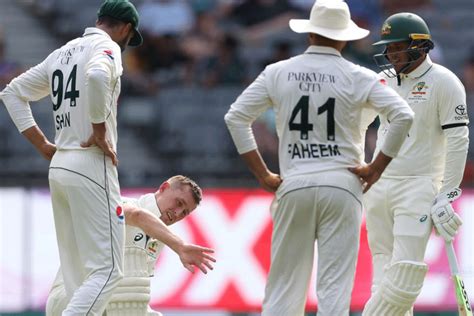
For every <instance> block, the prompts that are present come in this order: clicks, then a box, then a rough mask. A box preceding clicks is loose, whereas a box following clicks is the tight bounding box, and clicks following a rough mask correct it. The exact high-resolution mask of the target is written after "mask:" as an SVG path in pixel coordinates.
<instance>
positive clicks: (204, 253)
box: [46, 176, 215, 316]
mask: <svg viewBox="0 0 474 316" xmlns="http://www.w3.org/2000/svg"><path fill="white" fill-rule="evenodd" d="M201 199H202V191H201V188H199V186H198V185H197V184H196V183H195V182H194V181H193V180H191V179H189V178H187V177H184V176H174V177H171V178H170V179H168V180H167V181H166V182H164V183H162V184H161V186H160V187H159V189H158V191H156V192H155V193H149V194H145V195H142V196H141V197H139V198H138V199H133V198H126V197H122V201H123V202H124V204H123V210H124V215H125V221H126V223H127V225H126V228H125V232H126V236H125V255H124V261H125V265H124V278H123V279H122V280H121V281H120V283H119V285H118V287H117V288H116V289H115V290H114V293H113V295H112V298H111V300H110V302H109V304H108V306H107V309H106V315H107V316H160V315H161V313H159V312H157V311H154V310H152V309H151V308H150V307H149V302H150V278H151V277H152V276H153V274H154V267H155V264H156V260H157V259H158V256H159V255H160V252H161V250H162V249H163V246H164V245H165V244H166V245H168V246H169V247H170V248H171V249H173V250H174V251H175V252H176V253H177V254H178V255H179V256H180V259H181V261H182V262H183V265H184V266H185V267H186V268H187V269H189V270H190V271H193V267H192V266H191V265H195V266H197V267H199V269H201V271H202V272H203V273H207V269H211V270H212V269H213V267H212V265H211V263H210V262H215V259H214V258H213V257H211V256H210V255H209V254H208V253H212V252H213V251H212V250H211V249H209V248H203V247H199V246H195V245H190V244H185V243H184V242H183V241H182V240H181V239H180V238H179V237H178V236H176V235H174V234H173V233H172V232H171V231H170V230H169V229H168V228H167V226H166V225H172V224H174V223H176V222H178V221H180V220H182V219H184V218H185V217H186V216H188V215H189V214H190V213H191V212H192V211H194V210H195V209H196V207H197V206H198V204H199V202H200V201H201ZM66 304H67V296H66V291H65V289H64V282H63V280H62V276H61V273H60V272H58V274H57V276H56V279H55V281H54V284H53V287H52V289H51V292H50V294H49V296H48V302H47V304H46V315H47V316H58V315H61V313H62V311H63V310H64V308H65V307H66Z"/></svg>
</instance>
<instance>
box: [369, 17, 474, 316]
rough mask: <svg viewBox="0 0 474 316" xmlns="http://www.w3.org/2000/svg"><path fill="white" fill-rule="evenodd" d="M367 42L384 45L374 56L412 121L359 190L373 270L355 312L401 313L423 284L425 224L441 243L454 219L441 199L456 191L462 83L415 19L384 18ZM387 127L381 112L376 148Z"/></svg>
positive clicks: (462, 142) (463, 125)
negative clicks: (377, 34)
mask: <svg viewBox="0 0 474 316" xmlns="http://www.w3.org/2000/svg"><path fill="white" fill-rule="evenodd" d="M374 45H376V46H380V45H384V47H385V50H384V52H383V53H382V54H379V55H376V56H375V60H376V62H377V64H378V65H379V66H380V67H381V69H382V70H383V72H384V76H385V79H386V80H387V82H388V85H389V86H390V87H392V88H393V89H395V91H397V93H398V94H400V96H402V97H403V98H404V99H405V100H406V101H407V102H408V104H409V105H410V107H411V108H412V109H413V111H414V112H415V120H414V122H413V126H412V127H411V129H410V131H409V132H408V133H407V134H406V136H405V138H406V140H405V142H404V143H403V145H402V147H401V149H400V151H399V153H398V156H397V157H396V158H394V159H393V161H392V162H391V163H390V165H389V166H388V167H387V169H386V170H385V172H384V174H383V175H382V177H381V179H380V180H379V181H378V182H377V184H375V185H374V186H373V187H372V189H371V190H370V191H369V192H368V193H367V194H366V195H365V196H364V204H365V207H366V209H367V230H368V241H369V246H370V250H371V252H372V262H373V271H374V275H373V285H372V296H371V298H370V300H369V301H368V302H367V304H366V306H365V309H364V313H363V315H367V316H369V315H370V316H379V315H385V316H391V315H393V316H395V315H397V316H398V315H400V316H403V315H411V314H412V313H413V311H412V307H413V304H414V302H415V300H416V298H417V296H418V294H419V293H420V291H421V288H422V286H423V280H424V277H425V274H426V272H427V269H428V267H427V265H426V264H425V263H424V262H423V260H424V255H425V250H426V245H427V242H428V238H429V236H430V234H431V230H432V222H433V224H434V225H435V229H436V231H437V232H438V233H439V234H440V235H441V236H442V237H443V238H444V239H445V240H446V241H452V239H453V237H454V235H455V234H456V232H457V230H458V227H459V225H460V224H461V220H460V218H459V217H458V215H457V214H456V213H455V212H454V210H453V208H452V207H451V205H450V203H449V202H448V199H452V198H453V197H458V196H459V195H460V192H461V191H460V189H458V187H459V184H460V183H461V180H462V176H463V173H464V166H465V163H466V155H467V150H468V145H469V139H468V133H469V131H468V128H467V124H468V122H469V120H468V116H467V109H466V92H465V90H464V87H463V85H462V84H461V82H460V81H459V79H458V78H457V77H456V76H455V75H454V74H453V73H452V72H451V71H449V70H448V69H446V68H444V67H443V66H440V65H438V64H435V63H433V62H432V61H431V60H430V57H429V55H428V52H429V50H430V49H432V48H433V47H434V45H433V42H432V41H431V36H430V31H429V29H428V26H427V25H426V23H425V22H424V21H423V19H422V18H421V17H419V16H417V15H415V14H413V13H398V14H394V15H392V16H390V17H389V18H388V19H387V20H386V21H385V23H384V24H383V26H382V31H381V40H380V41H379V42H377V43H375V44H374ZM390 126H391V120H390V119H389V118H387V117H384V116H383V115H381V116H380V127H379V130H378V139H377V147H376V151H379V150H383V147H382V146H383V144H384V142H385V139H386V137H387V130H388V129H389V128H390Z"/></svg>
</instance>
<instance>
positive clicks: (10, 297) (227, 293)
mask: <svg viewBox="0 0 474 316" xmlns="http://www.w3.org/2000/svg"><path fill="white" fill-rule="evenodd" d="M149 192H151V190H149V189H143V190H124V192H123V195H125V196H130V197H134V196H138V195H141V194H144V193H149ZM272 198H273V196H272V195H271V194H269V193H266V192H264V191H261V190H248V189H214V190H209V189H208V190H205V191H204V198H203V201H202V202H201V205H200V206H199V207H198V208H197V209H196V211H195V212H193V213H192V214H191V215H190V216H189V217H187V218H186V219H185V220H183V221H181V222H179V223H177V224H175V225H173V226H171V229H172V230H173V231H175V233H176V234H177V235H179V236H180V237H181V238H182V239H183V240H185V241H187V242H190V243H197V244H201V245H204V246H208V247H211V248H213V249H215V254H214V255H215V257H216V258H217V262H216V264H215V269H214V270H213V271H210V272H209V273H208V274H206V275H205V274H203V273H201V272H199V271H196V272H195V273H194V274H191V273H189V272H188V271H187V270H186V269H184V268H183V267H182V265H181V263H180V261H179V259H178V258H177V256H176V254H174V253H173V252H171V251H170V250H169V249H166V248H165V250H164V251H163V252H162V254H161V255H160V257H159V259H158V262H157V265H156V269H155V276H154V277H153V279H152V289H151V290H152V299H151V303H152V305H153V306H154V307H156V308H157V309H161V310H165V309H179V310H200V309H202V310H213V309H219V310H225V311H259V310H260V308H261V304H262V300H263V296H264V289H265V282H266V277H267V273H268V270H269V267H270V240H271V232H272V223H271V216H270V210H269V208H270V204H271V202H272ZM454 207H455V209H456V210H457V211H458V213H459V214H460V215H461V216H462V218H463V221H464V224H463V226H462V227H461V230H460V232H459V234H458V236H457V237H456V242H455V248H456V252H457V256H458V261H459V265H460V271H461V275H462V276H463V278H464V283H465V285H466V288H467V292H468V294H469V296H470V298H471V301H474V251H473V247H472V241H473V240H474V191H472V190H471V191H469V190H464V192H463V195H462V196H461V198H460V199H459V200H457V201H456V202H455V205H454ZM12 210H15V212H12ZM0 250H1V256H2V260H1V263H0V271H1V278H2V279H4V280H6V281H7V282H6V283H3V284H1V285H2V286H0V313H2V312H14V311H21V310H25V309H35V310H41V309H42V308H44V304H45V302H46V297H47V295H48V292H49V289H50V287H51V284H52V281H53V279H54V276H55V274H56V271H57V269H58V267H59V258H58V253H57V244H56V240H55V233H54V224H53V217H52V210H51V202H50V197H49V192H48V191H47V190H37V189H34V190H25V189H22V188H12V189H0ZM315 256H317V254H316V255H315ZM425 261H426V263H428V265H429V272H428V274H427V276H426V279H425V283H424V287H423V290H422V292H421V294H420V296H419V297H418V299H417V302H416V309H417V310H429V311H442V310H455V309H456V308H455V307H456V305H455V297H454V289H453V286H452V282H451V280H450V276H449V267H448V261H447V258H446V255H445V250H444V242H443V240H442V239H441V238H439V237H437V236H435V235H434V234H433V235H432V236H431V238H430V241H429V243H428V247H427V250H426V254H425ZM371 275H372V270H371V257H370V251H369V249H368V246H367V235H366V231H365V222H364V223H363V227H362V230H361V244H360V252H359V258H358V265H357V271H356V279H355V285H354V289H353V293H352V302H351V309H352V310H353V311H356V310H361V309H362V308H363V306H364V304H365V302H366V301H367V299H368V297H369V295H370V283H371ZM315 280H316V275H315V271H313V275H312V278H311V280H310V283H309V285H308V286H309V291H308V301H307V302H308V304H307V307H308V309H309V310H315V309H316V306H317V298H316V290H315V285H316V281H315Z"/></svg>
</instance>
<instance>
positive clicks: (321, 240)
mask: <svg viewBox="0 0 474 316" xmlns="http://www.w3.org/2000/svg"><path fill="white" fill-rule="evenodd" d="M290 28H291V29H292V30H293V31H295V32H297V33H310V34H309V36H308V38H309V42H310V45H311V46H310V47H309V48H308V49H307V50H306V52H305V53H303V54H301V55H298V56H296V57H293V58H290V59H288V60H285V61H281V62H277V63H275V64H272V65H269V66H267V67H266V69H265V70H264V71H263V72H262V73H261V74H260V75H259V76H258V78H257V79H256V80H255V81H254V82H253V83H252V84H251V85H250V86H249V87H248V88H247V89H246V90H245V91H244V92H243V93H242V94H241V95H240V96H239V97H238V98H237V100H236V101H235V102H234V103H233V104H232V106H231V108H230V110H229V112H228V113H227V114H226V116H225V121H226V123H227V126H228V128H229V131H230V133H231V135H232V138H233V140H234V143H235V145H236V147H237V150H238V152H239V153H240V154H241V156H242V158H243V159H244V161H245V162H246V163H247V165H248V166H249V168H250V170H251V171H252V172H253V173H254V175H255V176H256V178H257V179H258V181H259V182H260V184H261V185H262V186H263V187H264V188H265V189H267V190H269V191H276V201H277V202H276V203H274V205H276V208H274V209H273V210H272V219H273V235H272V249H271V267H270V273H269V276H268V281H267V285H266V288H265V299H264V302H263V308H262V309H263V311H262V315H265V316H275V315H278V316H301V315H304V308H305V303H306V296H307V295H306V293H307V290H308V283H309V279H310V276H311V271H312V267H313V258H314V243H315V241H316V240H317V253H318V263H317V266H318V271H317V295H318V315H323V316H324V315H327V316H340V315H348V314H349V306H350V298H351V292H352V287H353V282H354V274H355V267H356V259H357V253H358V248H359V233H360V224H361V217H362V214H361V213H362V193H363V190H368V189H369V188H370V186H371V185H372V184H373V183H374V182H375V181H377V179H378V178H379V177H380V174H381V173H382V172H383V170H384V169H385V167H386V166H387V164H388V163H389V162H390V160H391V159H392V157H395V156H396V155H397V152H398V150H399V148H400V146H401V144H402V142H403V140H404V138H405V135H406V133H407V132H408V129H409V127H410V125H411V122H412V120H413V112H412V111H411V110H410V108H409V107H408V105H407V104H406V102H405V101H403V99H402V98H400V97H399V96H398V95H397V94H396V93H395V92H394V91H393V90H392V89H390V88H388V87H387V86H386V85H384V84H383V82H381V78H380V77H379V76H378V75H377V74H376V73H374V72H372V71H370V70H368V69H365V68H363V67H360V66H358V65H355V64H353V63H351V62H349V61H347V60H345V59H344V58H343V57H342V56H341V51H342V49H343V48H344V46H345V44H346V41H351V40H357V39H361V38H364V37H366V36H367V35H368V34H369V31H367V30H364V29H361V28H359V27H358V26H357V25H356V24H355V23H354V22H353V21H352V20H351V19H350V12H349V8H348V6H347V4H346V3H345V2H343V1H342V0H327V1H317V2H316V3H315V4H314V5H313V7H312V10H311V14H310V18H309V20H291V21H290ZM269 107H272V108H273V110H274V112H275V116H276V129H277V134H278V137H279V161H280V173H281V177H280V175H278V174H275V173H272V172H271V171H270V170H268V168H267V166H266V164H265V163H264V161H263V160H262V158H261V156H260V154H259V151H258V148H257V145H256V142H255V139H254V135H253V133H252V129H251V124H252V123H253V121H254V120H255V119H256V118H257V117H258V116H259V115H260V114H261V113H263V112H264V111H265V110H267V109H268V108H269ZM366 109H374V110H375V111H376V112H377V113H382V114H383V115H386V116H388V117H390V121H391V122H392V124H391V125H390V128H389V131H388V134H389V135H388V137H387V138H386V140H385V142H384V144H383V148H382V151H381V152H380V153H379V155H378V156H377V158H376V159H375V161H374V162H373V163H371V164H369V165H366V166H361V164H362V162H363V153H364V139H365V131H366V129H367V126H368V123H370V122H369V121H367V120H365V117H364V116H363V115H362V113H363V112H364V111H365V110H366ZM372 119H373V117H372ZM349 169H350V170H352V171H354V172H358V173H359V174H360V176H356V175H355V174H353V173H352V172H351V171H350V170H349ZM363 185H365V188H364V186H363Z"/></svg>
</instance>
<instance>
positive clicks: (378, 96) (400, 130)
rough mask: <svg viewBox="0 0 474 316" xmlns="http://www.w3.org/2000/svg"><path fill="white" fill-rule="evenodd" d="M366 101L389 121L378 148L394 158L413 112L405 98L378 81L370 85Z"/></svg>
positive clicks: (408, 127) (408, 128)
mask: <svg viewBox="0 0 474 316" xmlns="http://www.w3.org/2000/svg"><path fill="white" fill-rule="evenodd" d="M368 103H369V104H370V105H371V106H372V108H373V109H374V110H376V111H377V112H378V113H379V114H380V115H382V116H384V117H386V118H387V119H388V120H389V121H390V128H389V130H388V132H387V136H386V137H385V141H384V143H383V144H382V146H381V149H380V150H381V151H382V152H383V153H384V154H385V155H387V156H389V157H392V158H394V157H395V156H396V155H397V154H398V151H399V150H400V147H401V146H402V144H403V141H404V140H405V138H406V135H407V134H408V131H409V130H410V127H411V124H412V123H413V117H414V113H413V111H412V109H411V108H410V107H409V106H408V104H407V103H406V102H405V100H403V99H402V98H401V97H400V96H399V95H398V94H397V93H396V92H395V91H394V90H393V89H391V88H389V87H387V86H386V85H385V84H383V83H382V82H380V81H377V82H376V83H375V84H374V85H373V86H372V89H371V91H370V94H369V97H368Z"/></svg>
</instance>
